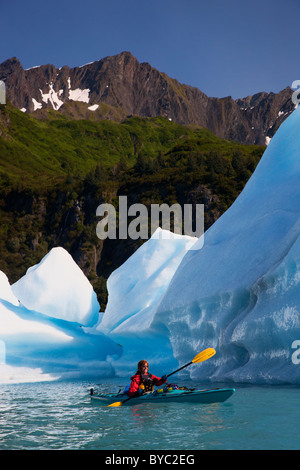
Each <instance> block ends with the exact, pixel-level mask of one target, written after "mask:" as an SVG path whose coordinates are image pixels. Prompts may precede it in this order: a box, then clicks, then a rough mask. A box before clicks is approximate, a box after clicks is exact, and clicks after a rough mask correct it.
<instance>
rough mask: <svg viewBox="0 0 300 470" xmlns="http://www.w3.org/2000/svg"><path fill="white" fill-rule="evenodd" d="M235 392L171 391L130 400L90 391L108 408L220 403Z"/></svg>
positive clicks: (126, 396)
mask: <svg viewBox="0 0 300 470" xmlns="http://www.w3.org/2000/svg"><path fill="white" fill-rule="evenodd" d="M234 392H235V389H234V388H216V389H213V390H171V391H167V392H162V393H159V392H157V391H154V392H148V393H144V394H143V395H141V396H139V397H134V398H131V399H130V400H128V395H127V394H124V393H123V392H122V393H95V392H94V390H93V389H91V391H90V395H91V399H92V401H94V402H97V403H99V404H101V405H105V406H108V405H110V404H112V403H114V402H123V403H122V404H123V406H127V405H128V406H131V405H141V404H145V403H173V402H178V403H204V404H205V403H220V402H224V401H225V400H227V399H228V398H229V397H231V395H233V393H234Z"/></svg>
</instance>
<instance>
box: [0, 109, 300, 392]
mask: <svg viewBox="0 0 300 470" xmlns="http://www.w3.org/2000/svg"><path fill="white" fill-rule="evenodd" d="M299 128H300V108H297V109H296V110H295V111H294V112H293V113H292V114H291V115H290V116H289V118H288V119H287V120H285V121H284V122H283V124H281V126H280V128H279V130H278V131H277V133H276V134H275V136H274V137H273V138H272V141H271V142H270V143H269V145H268V147H267V149H266V151H265V153H264V155H263V157H262V158H261V161H260V163H259V164H258V166H257V168H256V170H255V172H254V173H253V175H252V177H251V178H250V180H249V181H248V183H247V185H246V186H245V188H244V190H243V191H242V193H241V194H240V195H239V197H238V198H237V199H236V201H235V202H234V203H233V204H232V206H231V207H230V208H229V209H228V210H227V212H225V213H224V214H223V215H222V217H220V218H219V219H218V220H217V221H216V222H215V224H214V225H213V226H211V227H210V228H209V230H207V232H206V233H205V242H204V244H203V237H201V239H195V238H193V237H187V236H180V235H175V234H174V235H173V237H170V232H168V233H166V232H164V231H163V230H161V229H158V230H157V231H156V232H155V233H154V235H153V236H152V237H151V238H150V240H148V241H147V242H145V243H144V244H143V245H142V246H141V247H140V248H139V249H138V250H137V251H136V252H135V253H134V254H133V255H132V256H131V257H130V258H129V259H128V260H127V261H126V262H125V263H124V264H123V265H122V266H120V267H119V268H118V269H117V270H115V271H114V272H113V273H112V274H111V276H110V278H109V279H108V284H107V286H108V292H109V297H108V304H107V307H106V309H105V312H102V313H100V305H99V303H98V301H97V297H96V294H95V292H94V291H93V288H92V286H91V285H90V283H89V282H88V280H87V279H86V277H85V276H84V274H83V273H82V271H81V270H80V268H79V267H78V266H77V265H76V263H75V262H74V261H73V259H72V257H71V256H70V255H69V254H68V253H67V252H66V251H65V250H64V249H63V248H60V247H57V248H53V249H52V250H51V251H50V252H49V253H48V254H47V255H46V256H45V257H44V258H43V259H42V260H41V262H40V263H38V264H37V265H35V266H33V267H31V268H29V269H28V271H27V273H26V274H25V276H23V277H22V278H21V279H20V280H19V281H17V282H16V283H15V284H13V285H12V286H10V284H9V281H8V279H7V277H6V275H5V274H4V273H1V272H0V372H1V374H2V375H1V380H0V382H1V381H2V383H3V381H6V380H7V381H9V380H10V381H12V380H13V381H26V380H30V381H34V380H54V379H57V378H74V377H90V378H92V377H112V376H115V375H118V376H125V375H126V376H128V377H130V375H132V373H133V372H134V371H135V367H136V363H137V362H138V361H139V360H140V359H143V358H145V359H147V360H148V361H149V362H150V365H151V372H152V373H154V374H156V375H160V376H161V375H162V374H164V373H170V372H171V371H172V370H174V369H177V367H178V365H182V364H185V363H187V362H190V361H191V359H192V358H193V357H194V356H195V355H196V354H197V353H199V352H200V351H201V350H203V349H206V348H207V347H213V348H215V349H216V351H217V352H216V354H215V356H213V357H212V358H211V359H209V360H208V361H205V362H203V363H201V364H197V365H193V366H191V367H189V368H188V369H185V371H184V374H187V373H189V374H190V378H191V379H193V380H201V381H214V382H226V381H227V382H229V381H230V382H232V381H233V382H244V383H262V384H265V383H269V384H277V383H292V384H299V383H300V366H299V360H298V354H297V360H293V357H294V359H295V356H294V353H295V349H294V348H295V345H299V344H300V306H299V297H300V236H299V235H300V185H299V180H300V134H299Z"/></svg>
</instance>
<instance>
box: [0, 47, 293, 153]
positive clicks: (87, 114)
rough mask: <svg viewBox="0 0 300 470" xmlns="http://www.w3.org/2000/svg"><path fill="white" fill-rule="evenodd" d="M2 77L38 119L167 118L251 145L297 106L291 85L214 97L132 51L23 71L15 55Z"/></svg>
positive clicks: (14, 99)
mask: <svg viewBox="0 0 300 470" xmlns="http://www.w3.org/2000/svg"><path fill="white" fill-rule="evenodd" d="M0 80H4V82H5V85H6V93H7V99H8V100H9V101H10V102H11V103H12V104H13V105H14V106H16V107H17V108H19V109H22V110H23V111H26V112H29V113H31V112H35V114H36V115H37V117H38V116H39V115H43V113H45V111H46V110H47V109H54V110H56V111H59V112H62V113H65V114H68V115H71V116H72V117H73V118H85V119H86V118H87V119H89V118H92V119H104V118H105V119H114V120H122V119H123V118H124V117H126V116H128V115H137V116H141V117H155V116H163V117H165V118H166V119H170V120H172V121H174V122H177V123H179V124H183V125H198V126H203V127H206V128H208V129H210V130H211V131H212V132H213V133H214V134H215V135H217V136H218V137H221V138H225V139H230V140H237V141H238V142H241V143H246V144H262V145H264V144H266V143H267V141H268V139H269V138H272V136H273V135H274V133H275V131H276V130H277V128H278V127H279V125H280V124H281V123H282V122H283V121H284V119H286V117H287V116H288V115H289V114H290V113H291V112H292V111H293V110H294V108H295V106H294V104H293V102H292V100H291V96H292V93H293V92H292V90H291V89H290V88H289V87H287V88H286V89H284V90H282V91H280V92H279V93H277V94H275V93H266V92H262V93H258V94H256V95H253V96H248V97H246V98H243V99H238V100H233V99H232V98H231V97H225V98H212V97H208V96H206V95H205V94H204V93H202V92H201V91H200V90H199V89H197V88H195V87H191V86H188V85H183V84H180V83H179V82H178V81H177V80H175V79H172V78H170V77H168V76H167V75H166V74H164V73H161V72H159V71H158V70H156V69H155V68H153V67H151V65H149V64H148V63H139V62H138V61H137V59H136V58H135V57H133V55H132V54H131V53H130V52H122V53H121V54H118V55H116V56H111V57H106V58H104V59H101V60H99V61H96V62H93V63H91V64H87V65H84V66H82V67H75V68H69V67H68V66H64V67H62V68H60V69H57V68H56V67H55V66H54V65H42V66H40V67H34V68H31V69H28V70H24V69H23V67H22V65H21V63H20V62H19V60H18V59H17V58H12V59H9V60H7V61H5V62H3V63H2V64H0ZM79 103H80V106H79ZM97 105H98V106H97ZM89 108H91V109H89Z"/></svg>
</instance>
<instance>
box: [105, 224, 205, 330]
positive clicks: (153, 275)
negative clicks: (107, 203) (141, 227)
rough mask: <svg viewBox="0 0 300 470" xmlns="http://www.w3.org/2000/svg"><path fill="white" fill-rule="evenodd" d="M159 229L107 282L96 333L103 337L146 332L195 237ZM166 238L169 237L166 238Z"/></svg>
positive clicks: (195, 239)
mask: <svg viewBox="0 0 300 470" xmlns="http://www.w3.org/2000/svg"><path fill="white" fill-rule="evenodd" d="M170 234H171V233H170V232H169V231H167V230H162V229H161V228H158V229H157V230H156V231H155V233H154V234H153V235H152V237H151V238H150V239H149V240H148V241H147V242H146V243H144V244H143V245H142V246H141V247H140V248H139V249H138V250H137V251H136V252H135V253H134V254H133V255H132V256H131V257H130V258H129V259H128V260H127V261H125V263H124V264H123V265H122V266H120V267H119V268H118V269H116V270H115V271H114V272H113V273H112V274H111V276H110V277H109V279H108V281H107V289H108V303H107V307H106V310H105V313H104V315H103V318H102V321H101V323H100V325H99V326H98V329H100V330H101V331H104V332H105V333H108V332H110V333H112V332H114V333H118V334H121V333H124V334H127V333H136V334H140V333H141V332H143V331H145V330H148V329H149V326H150V324H151V321H152V319H153V315H154V313H155V311H156V308H157V306H158V304H159V302H160V300H161V298H162V296H163V294H164V293H165V291H166V288H167V287H168V285H169V282H170V280H171V278H172V276H173V275H174V273H175V271H176V269H177V267H178V265H179V263H180V261H181V260H182V258H183V256H184V255H185V254H186V252H187V250H189V249H190V248H191V247H192V246H193V245H194V244H195V242H196V241H198V239H197V238H195V237H189V236H185V235H177V234H171V235H172V238H171V239H169V235H170ZM166 235H168V236H166Z"/></svg>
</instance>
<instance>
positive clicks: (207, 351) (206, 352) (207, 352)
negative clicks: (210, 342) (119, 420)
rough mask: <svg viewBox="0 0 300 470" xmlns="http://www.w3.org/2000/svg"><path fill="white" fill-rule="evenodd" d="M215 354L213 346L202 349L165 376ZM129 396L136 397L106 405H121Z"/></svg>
mask: <svg viewBox="0 0 300 470" xmlns="http://www.w3.org/2000/svg"><path fill="white" fill-rule="evenodd" d="M215 354H216V351H215V350H214V349H213V348H207V349H204V351H202V352H201V353H199V354H197V356H195V357H194V359H193V360H192V361H191V362H188V363H187V364H185V365H184V366H182V367H179V369H176V370H174V372H171V374H168V375H167V377H170V376H171V375H173V374H176V372H179V371H180V370H182V369H184V368H185V367H187V366H190V365H191V364H197V363H198V362H203V361H206V360H207V359H209V358H211V357H212V356H214V355H215ZM131 398H136V397H129V398H126V400H123V401H115V402H114V403H111V404H110V405H107V406H122V405H123V403H125V402H126V401H128V400H130V399H131Z"/></svg>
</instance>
